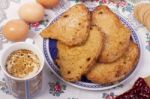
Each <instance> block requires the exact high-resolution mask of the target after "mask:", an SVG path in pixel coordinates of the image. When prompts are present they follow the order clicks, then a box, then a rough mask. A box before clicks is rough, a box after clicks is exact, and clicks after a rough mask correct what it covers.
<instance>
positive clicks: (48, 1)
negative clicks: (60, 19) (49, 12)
mask: <svg viewBox="0 0 150 99" xmlns="http://www.w3.org/2000/svg"><path fill="white" fill-rule="evenodd" d="M37 2H38V3H40V4H41V5H43V6H44V7H45V8H54V7H56V6H57V5H58V4H59V2H60V0H37Z"/></svg>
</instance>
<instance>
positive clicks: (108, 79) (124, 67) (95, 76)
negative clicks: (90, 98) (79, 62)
mask: <svg viewBox="0 0 150 99" xmlns="http://www.w3.org/2000/svg"><path fill="white" fill-rule="evenodd" d="M139 55H140V51H139V48H138V46H137V45H136V44H135V43H133V42H131V43H130V45H129V49H128V50H127V51H126V52H125V53H124V55H123V56H122V57H121V58H119V59H118V60H116V61H115V62H113V63H107V64H104V63H96V64H95V66H93V68H92V69H91V70H90V72H88V73H87V75H86V77H87V79H89V80H90V81H92V82H93V83H98V84H112V83H115V82H117V81H120V80H122V79H123V78H124V77H126V76H127V75H128V74H129V73H131V71H133V70H134V69H135V65H136V64H137V62H138V59H139Z"/></svg>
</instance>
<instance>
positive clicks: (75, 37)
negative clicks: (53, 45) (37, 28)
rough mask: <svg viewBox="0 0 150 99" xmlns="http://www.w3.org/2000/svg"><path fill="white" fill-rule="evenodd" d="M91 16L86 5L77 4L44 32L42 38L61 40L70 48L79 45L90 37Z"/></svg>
mask: <svg viewBox="0 0 150 99" xmlns="http://www.w3.org/2000/svg"><path fill="white" fill-rule="evenodd" d="M90 16H91V15H90V13H89V11H88V9H87V8H86V6H85V5H84V4H76V5H75V6H73V7H71V8H70V9H69V10H67V11H66V12H64V13H63V14H62V16H60V18H59V19H58V20H56V21H55V22H54V23H52V24H51V25H49V26H48V27H47V28H46V29H45V30H43V31H42V32H41V36H42V37H44V38H51V39H56V40H59V41H61V42H63V43H65V44H66V45H68V46H73V45H79V44H81V43H83V42H85V41H86V39H87V37H88V34H89V26H90V18H91V17H90Z"/></svg>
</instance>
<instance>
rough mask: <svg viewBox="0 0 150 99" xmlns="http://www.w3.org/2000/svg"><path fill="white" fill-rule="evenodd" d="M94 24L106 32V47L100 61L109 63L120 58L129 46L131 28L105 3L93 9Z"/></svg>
mask: <svg viewBox="0 0 150 99" xmlns="http://www.w3.org/2000/svg"><path fill="white" fill-rule="evenodd" d="M92 24H94V25H96V26H98V27H99V28H100V29H101V30H102V31H103V32H104V33H105V42H104V49H103V51H102V54H101V56H100V58H99V61H100V62H103V63H109V62H113V61H115V60H117V59H118V58H120V57H121V56H122V55H123V53H124V52H125V51H126V50H127V48H128V46H129V41H130V35H131V32H130V30H129V29H128V28H127V27H126V26H124V25H123V24H122V23H121V21H120V20H119V18H118V17H117V16H116V14H114V13H113V12H112V11H111V10H110V9H109V8H108V7H107V6H104V5H101V6H98V7H96V8H95V10H94V11H93V13H92Z"/></svg>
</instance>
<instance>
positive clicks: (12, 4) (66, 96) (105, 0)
mask: <svg viewBox="0 0 150 99" xmlns="http://www.w3.org/2000/svg"><path fill="white" fill-rule="evenodd" d="M83 1H85V2H83ZM83 1H82V2H83V3H85V4H86V5H87V6H88V7H95V6H97V5H101V4H106V5H108V6H109V7H111V8H112V9H113V11H115V12H117V13H119V14H120V15H121V16H122V17H123V18H125V19H126V20H127V21H128V22H129V23H130V24H131V26H132V27H133V28H134V29H135V31H136V33H137V35H138V38H139V41H140V45H141V56H140V60H139V64H138V68H137V69H136V72H135V74H134V76H133V77H132V79H131V80H130V81H128V82H125V83H123V84H121V85H119V86H118V87H115V88H112V89H109V90H104V91H88V90H83V89H79V88H75V87H72V86H70V85H67V84H66V83H64V82H62V81H61V80H59V79H58V78H57V77H56V76H55V75H54V74H53V73H52V72H51V71H50V69H49V68H48V66H46V65H47V64H46V63H45V66H44V77H43V88H42V90H41V92H40V93H39V94H38V95H36V96H35V97H33V99H113V98H114V97H115V96H117V95H119V94H121V93H123V92H125V91H126V90H128V89H130V88H131V87H132V85H133V84H134V82H135V80H137V78H139V77H146V76H149V75H150V61H149V59H150V32H149V31H148V30H147V29H146V28H145V27H144V26H143V25H142V24H140V23H139V22H138V21H137V20H136V19H135V18H134V17H133V7H134V5H135V4H137V3H138V2H140V1H144V0H120V1H119V0H95V1H94V0H93V1H92V2H90V1H86V0H83ZM113 1H114V2H113ZM145 1H146V2H150V0H145ZM25 2H35V1H34V0H0V32H1V28H2V26H3V25H4V24H5V23H6V22H7V21H8V20H11V19H16V18H19V17H18V9H19V7H20V6H21V5H22V4H24V3H25ZM78 2H80V1H79V0H61V3H60V5H59V6H58V7H56V8H54V9H47V10H46V13H45V18H44V20H43V21H41V22H38V23H34V24H30V33H29V38H32V39H33V40H34V42H35V44H36V46H38V47H39V48H41V50H42V40H43V39H42V38H41V37H40V36H39V32H40V31H41V30H42V29H43V28H45V27H46V26H47V24H48V23H49V22H51V21H52V20H53V19H54V18H55V17H56V16H58V15H59V14H60V13H62V12H63V11H65V10H66V9H68V8H69V7H70V6H72V5H73V4H75V3H78ZM12 43H13V42H10V41H8V40H6V39H5V38H4V37H3V36H2V33H0V55H1V53H3V51H4V49H5V48H7V47H8V46H9V45H11V44H12ZM0 98H1V99H15V98H14V97H13V96H11V93H10V92H9V90H8V88H7V86H6V84H5V79H4V77H3V73H2V71H1V69H0Z"/></svg>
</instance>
